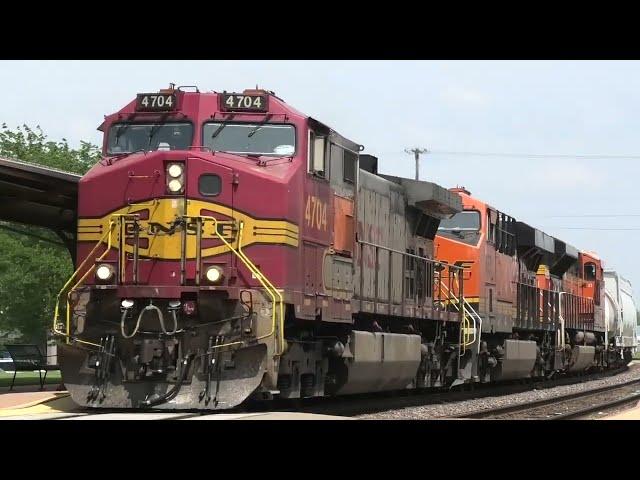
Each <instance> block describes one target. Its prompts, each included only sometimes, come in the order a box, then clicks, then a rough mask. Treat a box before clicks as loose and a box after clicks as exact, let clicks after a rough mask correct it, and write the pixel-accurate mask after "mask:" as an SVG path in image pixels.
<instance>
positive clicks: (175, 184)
mask: <svg viewBox="0 0 640 480" xmlns="http://www.w3.org/2000/svg"><path fill="white" fill-rule="evenodd" d="M168 187H169V191H170V192H171V193H178V192H179V191H180V190H182V182H181V181H180V180H175V179H174V180H171V181H170V182H169V185H168Z"/></svg>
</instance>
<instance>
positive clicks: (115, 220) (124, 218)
mask: <svg viewBox="0 0 640 480" xmlns="http://www.w3.org/2000/svg"><path fill="white" fill-rule="evenodd" d="M181 219H182V220H183V221H188V220H195V221H196V222H197V224H198V228H197V233H196V237H197V239H196V242H197V248H196V284H199V280H200V272H201V269H202V265H201V264H202V226H203V225H204V224H205V223H208V222H211V223H212V224H213V233H214V235H215V236H216V237H217V238H218V239H219V240H220V241H221V242H222V243H223V244H224V245H225V246H226V247H227V248H228V249H229V251H230V252H231V253H232V254H233V255H235V256H236V257H237V258H238V259H240V261H241V262H242V263H243V264H244V265H245V267H247V269H248V270H249V271H250V272H251V274H252V275H253V276H254V277H255V278H256V279H257V280H258V282H260V284H261V285H262V287H263V288H264V289H265V291H266V292H267V294H268V295H269V297H270V298H271V302H272V311H271V316H272V321H271V331H270V332H269V333H266V334H264V335H261V336H259V337H256V339H255V340H262V339H265V338H268V337H271V336H274V335H276V336H277V339H276V355H282V353H284V350H285V348H286V345H285V340H284V297H283V296H282V293H281V292H280V291H279V290H278V289H277V288H276V287H275V286H274V285H273V283H272V282H271V281H270V280H269V279H268V278H267V277H266V276H265V275H264V274H263V273H262V272H261V271H260V270H259V269H258V267H256V265H255V264H254V263H253V262H252V261H251V259H250V258H249V257H248V256H247V255H246V254H245V253H244V252H243V251H242V233H243V228H244V223H243V222H240V223H239V225H238V237H237V247H236V248H234V246H233V245H232V244H231V243H229V241H227V239H225V238H224V236H223V234H222V233H221V232H220V231H219V230H218V225H227V224H234V223H235V222H227V221H224V222H221V221H218V220H217V219H216V218H214V217H209V216H202V215H184V216H182V217H181ZM138 220H139V215H137V214H114V215H112V216H111V218H110V219H109V227H108V229H107V231H106V232H105V233H104V235H103V236H102V237H101V238H100V239H99V240H98V241H97V242H96V245H95V246H94V247H93V248H92V249H91V251H90V252H89V253H88V254H87V256H86V257H85V259H84V260H83V261H82V263H81V264H80V265H79V266H78V268H77V269H76V270H75V272H74V273H73V274H72V275H71V277H70V278H69V279H68V280H67V282H66V283H65V284H64V286H63V287H62V289H61V290H60V292H59V293H58V295H57V297H56V304H55V309H54V315H53V328H52V330H53V333H54V334H55V335H59V336H63V337H65V339H66V342H67V343H70V341H71V339H72V335H71V312H72V308H71V295H72V294H73V292H75V291H76V290H77V289H78V288H79V287H80V286H81V285H82V284H83V283H84V281H85V280H86V279H87V277H88V276H89V274H90V273H91V272H92V271H93V270H94V269H95V268H96V266H97V265H98V264H99V263H100V262H101V261H103V260H104V259H105V257H106V256H107V255H108V254H109V252H110V251H111V250H112V248H113V246H114V243H115V242H114V239H113V233H114V232H115V231H117V232H118V239H117V242H118V249H119V252H118V269H117V278H118V283H119V284H125V283H126V282H127V276H126V270H127V268H126V267H127V265H126V262H127V252H126V249H125V246H126V245H127V225H129V224H133V236H134V242H133V267H132V277H133V278H132V279H133V283H134V284H136V283H137V279H138V260H139V232H140V225H139V224H138ZM105 242H106V244H107V245H106V249H105V250H104V252H102V254H100V256H99V257H98V258H95V257H94V255H95V254H96V252H97V251H98V250H99V248H100V246H101V245H103V244H104V243H105ZM186 256H187V255H186V228H183V229H182V241H181V261H180V265H181V267H180V272H181V279H180V283H181V285H184V280H185V278H184V277H185V271H186ZM92 258H95V260H94V262H93V264H92V265H88V262H89V260H90V259H92ZM87 266H88V268H86V267H87ZM85 268H86V271H85V272H84V274H83V275H82V276H81V277H80V278H79V280H77V281H76V282H75V284H73V282H74V281H75V280H76V279H77V277H78V275H79V274H80V272H82V271H83V270H85ZM72 284H73V286H71V285H72ZM70 287H71V288H70ZM65 292H66V328H65V330H64V331H63V330H62V327H60V323H59V320H60V303H61V300H62V298H63V294H64V293H65ZM278 314H279V315H278ZM278 317H279V321H278ZM73 340H74V341H76V342H79V343H83V344H87V345H91V346H94V347H98V348H101V345H99V344H97V343H93V342H88V341H86V340H82V339H79V338H77V337H74V338H73ZM231 345H244V341H236V342H230V343H226V344H220V345H216V346H215V347H213V348H216V349H217V348H222V347H228V346H231Z"/></svg>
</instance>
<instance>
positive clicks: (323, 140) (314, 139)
mask: <svg viewBox="0 0 640 480" xmlns="http://www.w3.org/2000/svg"><path fill="white" fill-rule="evenodd" d="M326 150H327V137H326V136H324V135H318V134H317V133H316V132H314V131H313V130H309V162H308V172H309V173H313V174H314V175H317V176H318V177H321V178H327V177H328V175H327V162H326Z"/></svg>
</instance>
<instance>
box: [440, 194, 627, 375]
mask: <svg viewBox="0 0 640 480" xmlns="http://www.w3.org/2000/svg"><path fill="white" fill-rule="evenodd" d="M451 191H453V192H456V193H458V194H459V195H460V197H461V199H462V203H463V211H462V212H459V213H458V214H456V215H454V216H453V217H452V218H450V219H446V220H443V221H442V222H441V223H440V226H439V229H438V235H437V236H436V240H435V256H436V258H437V259H438V260H440V261H444V262H448V263H452V264H455V265H458V266H461V267H463V268H464V274H463V277H464V296H465V298H466V299H467V301H468V305H467V310H468V311H469V314H470V315H472V316H474V318H476V319H477V323H479V324H480V326H479V329H480V331H481V333H480V343H479V345H478V350H477V355H478V359H477V361H474V362H472V364H473V365H474V367H477V370H476V371H475V372H474V373H475V375H477V376H478V377H479V380H480V381H481V382H487V381H496V380H505V379H512V378H523V377H528V376H530V375H533V376H539V375H544V374H545V373H549V372H553V371H569V372H571V371H583V370H585V369H586V368H588V367H591V366H593V365H595V366H609V365H612V364H617V363H619V362H620V361H621V360H622V357H624V359H625V360H627V361H628V360H629V359H630V357H629V354H630V350H629V351H622V350H621V349H616V348H608V349H605V345H606V344H607V340H606V332H605V330H606V327H605V322H604V310H603V305H604V289H603V266H602V262H601V260H600V259H599V258H598V257H597V256H596V255H595V254H593V253H588V252H580V251H578V250H577V249H575V248H574V247H572V246H571V245H568V244H566V243H565V242H563V241H561V240H559V239H557V238H553V237H551V236H549V235H547V234H545V233H544V232H542V231H540V230H538V229H535V228H533V227H531V226H530V225H528V224H526V223H524V222H520V221H516V219H514V218H513V217H511V216H509V215H507V214H505V213H503V212H501V211H499V210H497V209H495V208H494V207H492V206H490V205H488V204H486V203H484V202H483V201H481V200H479V199H477V198H474V197H472V196H471V193H470V192H469V191H467V190H466V189H464V188H453V189H451ZM605 350H606V352H607V355H603V352H605ZM473 353H475V352H473ZM475 375H472V376H475Z"/></svg>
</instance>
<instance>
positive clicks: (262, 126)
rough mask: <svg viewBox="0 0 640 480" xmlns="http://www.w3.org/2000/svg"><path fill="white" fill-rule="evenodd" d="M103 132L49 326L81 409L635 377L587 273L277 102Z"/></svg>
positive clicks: (132, 108)
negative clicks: (613, 373)
mask: <svg viewBox="0 0 640 480" xmlns="http://www.w3.org/2000/svg"><path fill="white" fill-rule="evenodd" d="M99 130H100V131H102V132H103V133H104V140H103V152H102V153H103V155H102V158H101V160H100V162H98V163H97V164H96V165H95V166H93V167H92V168H91V170H90V171H89V172H88V173H87V174H86V175H85V176H84V177H83V178H82V179H81V180H80V184H79V190H78V225H77V256H76V258H77V262H76V263H77V264H76V270H75V272H74V274H73V275H72V277H71V278H70V279H69V281H68V282H67V283H66V284H65V285H64V287H63V288H62V290H61V291H60V294H59V295H58V304H57V305H56V309H55V314H54V319H53V331H54V333H55V334H56V335H57V337H58V338H59V348H58V355H59V361H60V364H61V370H62V376H63V381H64V383H65V385H66V387H67V389H68V390H69V392H70V394H71V397H72V399H73V401H74V402H75V403H77V404H79V405H82V406H87V407H94V408H143V409H144V408H159V409H189V410H192V409H196V410H218V409H229V408H233V407H236V406H238V405H240V404H242V403H243V402H246V401H249V400H260V401H268V400H272V399H274V398H283V399H297V398H307V397H322V396H330V395H348V394H355V393H365V392H380V391H391V390H401V389H424V388H443V387H446V388H451V387H454V386H456V385H461V384H468V383H475V382H492V381H498V380H504V379H513V378H528V377H531V376H538V375H545V374H551V373H553V372H557V371H562V372H565V371H584V370H586V369H588V368H594V367H599V368H604V367H608V366H610V365H613V364H616V362H620V361H624V360H626V359H628V358H627V356H625V352H627V349H628V347H626V346H625V347H622V346H621V345H619V344H618V343H616V339H615V338H614V337H615V336H613V337H612V341H611V342H609V339H608V335H607V331H606V325H605V322H604V320H605V317H604V310H603V301H602V299H603V295H604V293H603V289H602V282H603V272H602V265H601V262H600V260H599V259H598V258H597V257H596V256H595V255H592V254H588V253H586V252H578V251H577V250H576V249H575V248H573V247H571V246H569V245H567V244H565V243H564V242H562V241H560V240H558V239H554V238H552V237H550V236H548V235H546V234H544V233H543V232H540V231H539V230H536V229H534V228H532V227H529V226H528V225H526V224H524V223H522V222H516V221H515V219H513V218H512V217H509V216H507V215H504V214H502V213H501V212H498V211H497V210H495V209H493V208H491V207H489V206H488V205H486V204H484V203H482V202H480V201H478V200H476V199H474V198H472V197H471V196H470V194H469V193H468V192H467V191H465V190H462V189H451V190H449V189H446V188H444V187H441V186H439V185H437V184H435V183H431V182H426V181H417V180H411V179H407V178H401V177H395V176H390V175H383V174H381V173H379V172H378V168H377V158H376V157H374V156H372V155H367V154H364V153H362V151H363V149H364V147H363V146H362V145H360V144H358V143H356V142H354V141H352V140H349V139H348V138H346V137H344V136H342V135H340V134H339V133H338V132H336V131H335V130H333V129H332V128H330V127H329V126H327V125H325V124H324V123H322V122H320V121H319V120H317V119H315V118H312V117H310V116H307V115H305V114H303V113H301V112H299V111H297V110H296V109H294V108H293V107H292V106H290V105H288V104H287V103H285V102H284V101H283V100H282V99H281V98H279V97H278V96H277V95H276V94H275V93H274V92H270V91H266V90H260V89H257V88H256V89H250V90H244V91H243V92H242V93H235V92H234V93H229V92H207V93H204V92H200V91H199V90H198V89H197V88H194V87H178V88H175V86H174V85H172V86H171V87H170V88H168V89H162V90H160V91H159V92H157V93H143V94H138V95H137V96H136V98H135V99H134V100H132V101H131V102H130V103H129V104H127V105H126V106H125V107H124V108H122V109H121V110H119V111H118V112H116V113H114V114H112V115H108V116H105V119H104V122H103V123H102V125H101V126H100V127H99ZM634 338H635V337H634ZM625 345H626V344H625Z"/></svg>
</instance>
